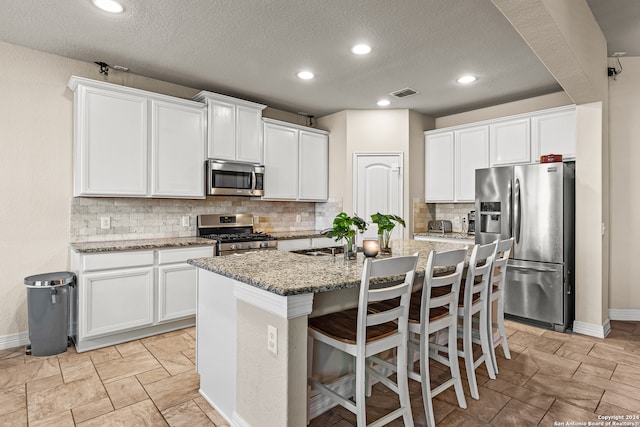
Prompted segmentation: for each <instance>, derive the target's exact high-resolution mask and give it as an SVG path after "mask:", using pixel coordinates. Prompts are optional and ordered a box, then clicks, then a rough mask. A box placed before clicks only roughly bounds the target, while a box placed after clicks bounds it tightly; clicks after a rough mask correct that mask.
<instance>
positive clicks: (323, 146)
mask: <svg viewBox="0 0 640 427" xmlns="http://www.w3.org/2000/svg"><path fill="white" fill-rule="evenodd" d="M299 150H300V153H299V159H300V162H299V168H298V172H299V173H298V177H299V197H298V198H299V199H301V200H327V197H328V195H329V137H328V136H327V135H323V134H317V133H313V132H306V131H300V145H299Z"/></svg>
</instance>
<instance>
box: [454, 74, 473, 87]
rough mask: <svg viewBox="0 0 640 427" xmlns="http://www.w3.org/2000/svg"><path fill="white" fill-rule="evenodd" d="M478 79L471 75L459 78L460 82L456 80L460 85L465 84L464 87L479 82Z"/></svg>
mask: <svg viewBox="0 0 640 427" xmlns="http://www.w3.org/2000/svg"><path fill="white" fill-rule="evenodd" d="M477 79H478V78H477V77H476V76H472V75H471V74H465V75H464V76H462V77H459V78H458V80H456V81H457V82H458V83H460V84H463V85H467V84H469V83H473V82H475V81H476V80H477Z"/></svg>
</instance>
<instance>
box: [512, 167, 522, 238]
mask: <svg viewBox="0 0 640 427" xmlns="http://www.w3.org/2000/svg"><path fill="white" fill-rule="evenodd" d="M515 187H516V188H515V196H514V201H513V220H514V222H515V229H514V233H513V234H514V237H515V240H516V244H517V243H520V220H521V218H520V180H519V179H516V185H515Z"/></svg>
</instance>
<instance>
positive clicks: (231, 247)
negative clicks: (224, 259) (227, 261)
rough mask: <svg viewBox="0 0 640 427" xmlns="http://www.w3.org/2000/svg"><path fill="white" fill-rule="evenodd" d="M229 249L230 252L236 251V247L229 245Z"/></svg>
mask: <svg viewBox="0 0 640 427" xmlns="http://www.w3.org/2000/svg"><path fill="white" fill-rule="evenodd" d="M229 248H230V249H231V250H232V251H234V250H236V249H237V245H231V246H229Z"/></svg>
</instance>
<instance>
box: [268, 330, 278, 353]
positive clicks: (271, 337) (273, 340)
mask: <svg viewBox="0 0 640 427" xmlns="http://www.w3.org/2000/svg"><path fill="white" fill-rule="evenodd" d="M267 349H268V350H269V351H270V352H271V353H273V354H278V328H276V327H275V326H271V325H268V326H267Z"/></svg>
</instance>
